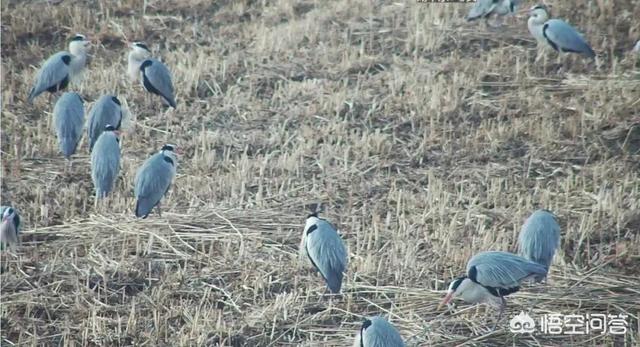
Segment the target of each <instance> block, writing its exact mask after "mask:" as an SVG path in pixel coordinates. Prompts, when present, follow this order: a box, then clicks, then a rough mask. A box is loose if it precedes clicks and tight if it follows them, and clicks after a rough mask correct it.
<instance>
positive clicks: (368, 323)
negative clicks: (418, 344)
mask: <svg viewBox="0 0 640 347" xmlns="http://www.w3.org/2000/svg"><path fill="white" fill-rule="evenodd" d="M353 347H404V342H403V341H402V337H400V333H398V329H396V328H395V327H394V326H393V325H392V324H391V323H389V322H388V321H387V320H386V319H384V318H382V317H380V316H377V317H371V318H368V319H365V320H364V322H362V326H361V327H360V331H359V332H358V335H356V339H355V341H354V343H353Z"/></svg>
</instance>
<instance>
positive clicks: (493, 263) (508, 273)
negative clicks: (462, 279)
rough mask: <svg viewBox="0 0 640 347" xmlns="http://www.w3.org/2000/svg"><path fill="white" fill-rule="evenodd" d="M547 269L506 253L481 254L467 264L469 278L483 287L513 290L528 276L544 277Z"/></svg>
mask: <svg viewBox="0 0 640 347" xmlns="http://www.w3.org/2000/svg"><path fill="white" fill-rule="evenodd" d="M546 273H547V269H546V268H545V267H544V266H542V265H540V264H536V263H534V262H530V261H528V260H526V259H524V258H522V257H520V256H517V255H515V254H511V253H508V252H481V253H478V254H476V255H475V256H473V257H472V258H471V259H470V260H469V262H468V263H467V275H468V276H469V278H470V279H471V280H472V281H474V282H477V283H479V284H481V285H483V286H485V287H493V288H515V287H518V286H519V285H520V282H521V281H523V280H524V279H526V278H528V277H530V276H536V275H538V276H545V275H546Z"/></svg>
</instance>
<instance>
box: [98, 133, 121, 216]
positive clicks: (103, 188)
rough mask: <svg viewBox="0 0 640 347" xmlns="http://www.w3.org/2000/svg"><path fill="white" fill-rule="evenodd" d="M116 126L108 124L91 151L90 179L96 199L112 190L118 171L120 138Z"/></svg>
mask: <svg viewBox="0 0 640 347" xmlns="http://www.w3.org/2000/svg"><path fill="white" fill-rule="evenodd" d="M118 135H119V134H118V131H117V130H116V128H115V127H114V126H113V125H111V124H108V125H107V126H105V129H104V131H103V132H102V133H101V134H100V136H99V137H98V140H97V141H96V143H95V146H94V147H93V151H91V179H92V180H93V186H94V187H95V190H96V204H97V201H98V199H102V198H104V197H106V196H107V195H108V194H109V193H110V192H111V191H112V190H113V187H114V185H115V183H116V179H117V178H118V173H119V172H120V140H119V138H118Z"/></svg>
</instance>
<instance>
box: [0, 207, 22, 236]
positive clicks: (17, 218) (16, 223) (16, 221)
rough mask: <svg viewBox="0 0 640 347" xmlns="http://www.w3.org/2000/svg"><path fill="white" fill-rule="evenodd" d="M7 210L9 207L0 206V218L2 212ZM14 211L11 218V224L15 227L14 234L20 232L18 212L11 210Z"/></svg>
mask: <svg viewBox="0 0 640 347" xmlns="http://www.w3.org/2000/svg"><path fill="white" fill-rule="evenodd" d="M8 208H12V207H11V206H0V218H1V217H2V216H3V215H4V210H6V209H8ZM13 210H14V211H15V214H16V216H15V217H13V224H14V226H15V227H16V232H17V233H19V232H20V214H19V213H18V211H17V210H16V209H15V208H14V209H13Z"/></svg>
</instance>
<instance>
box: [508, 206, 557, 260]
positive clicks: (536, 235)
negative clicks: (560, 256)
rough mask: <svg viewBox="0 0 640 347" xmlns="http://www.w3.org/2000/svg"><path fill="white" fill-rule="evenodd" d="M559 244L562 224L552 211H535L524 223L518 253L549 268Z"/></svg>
mask: <svg viewBox="0 0 640 347" xmlns="http://www.w3.org/2000/svg"><path fill="white" fill-rule="evenodd" d="M559 246H560V225H558V222H557V221H556V218H555V216H554V215H553V214H552V213H550V212H548V211H546V210H538V211H535V212H534V213H533V214H531V216H529V218H527V220H526V221H525V222H524V224H523V225H522V230H521V231H520V236H519V237H518V253H519V254H520V255H522V256H523V257H524V258H526V259H529V260H531V261H533V262H536V263H538V264H540V265H543V266H544V267H545V268H547V269H548V268H549V266H551V262H552V261H553V257H554V255H555V254H556V250H557V249H558V247H559Z"/></svg>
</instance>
